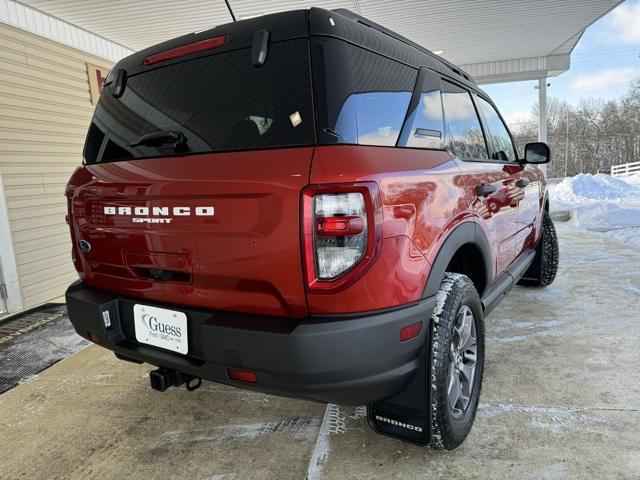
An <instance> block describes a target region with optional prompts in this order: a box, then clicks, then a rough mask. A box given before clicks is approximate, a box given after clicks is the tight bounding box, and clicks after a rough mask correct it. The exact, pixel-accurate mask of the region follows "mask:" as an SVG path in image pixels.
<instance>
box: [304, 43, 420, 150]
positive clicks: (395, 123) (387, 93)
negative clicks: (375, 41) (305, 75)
mask: <svg viewBox="0 0 640 480" xmlns="http://www.w3.org/2000/svg"><path fill="white" fill-rule="evenodd" d="M312 48H313V50H312V51H313V61H314V73H315V86H316V98H317V110H318V111H317V118H318V127H319V133H320V134H321V143H357V144H360V145H388V146H394V145H395V144H396V141H397V140H398V135H399V134H400V129H401V128H402V122H403V121H404V117H405V115H406V112H407V108H408V106H409V101H410V100H411V93H412V92H413V87H414V85H415V81H416V76H417V70H415V69H413V68H410V67H407V66H405V65H403V64H401V63H398V62H396V61H393V60H389V59H388V58H385V57H382V56H380V55H377V54H375V53H372V52H369V51H367V50H363V49H361V48H359V47H355V46H353V45H350V44H348V43H345V42H342V41H340V40H335V39H313V47H312Z"/></svg>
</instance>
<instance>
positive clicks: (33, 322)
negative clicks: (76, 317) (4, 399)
mask: <svg viewBox="0 0 640 480" xmlns="http://www.w3.org/2000/svg"><path fill="white" fill-rule="evenodd" d="M87 344H88V342H87V341H86V340H84V339H83V338H82V337H80V336H79V335H77V334H76V332H75V330H74V329H73V326H72V325H71V322H69V319H68V317H67V308H66V306H64V305H45V306H44V307H41V308H39V309H38V310H35V311H31V312H27V313H25V314H23V315H19V316H17V317H13V318H11V319H9V320H6V321H5V322H3V323H0V394H1V393H3V392H6V391H7V390H9V389H11V388H13V387H15V386H16V385H18V384H19V383H20V381H22V380H24V379H26V378H28V377H31V376H33V375H36V374H38V373H39V372H41V371H42V370H44V369H46V368H47V367H49V366H51V365H53V364H54V363H56V362H58V361H60V360H62V359H63V358H66V357H68V356H69V355H71V354H73V353H75V352H77V351H78V350H80V349H82V348H84V347H85V346H86V345H87Z"/></svg>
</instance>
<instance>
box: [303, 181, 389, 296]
mask: <svg viewBox="0 0 640 480" xmlns="http://www.w3.org/2000/svg"><path fill="white" fill-rule="evenodd" d="M377 192H378V190H377V186H376V185H375V184H374V183H356V184H349V185H336V186H331V185H327V186H311V187H309V188H307V189H306V190H305V192H304V193H303V226H302V228H303V240H304V246H305V270H306V275H307V288H308V289H310V290H316V291H320V292H322V291H324V292H326V293H330V292H333V291H336V290H337V289H339V288H345V287H346V286H348V285H350V284H351V283H353V282H355V280H357V279H358V278H359V277H360V276H361V275H362V274H363V273H364V272H365V270H366V268H368V265H369V264H370V263H371V261H372V260H373V258H374V257H375V256H377V254H378V253H379V251H380V248H381V241H382V211H381V208H380V207H379V202H378V198H377Z"/></svg>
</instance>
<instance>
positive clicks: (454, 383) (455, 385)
mask: <svg viewBox="0 0 640 480" xmlns="http://www.w3.org/2000/svg"><path fill="white" fill-rule="evenodd" d="M460 389H461V385H460V380H459V379H458V375H456V374H455V372H454V373H453V375H451V379H450V381H449V391H448V393H449V406H450V407H451V408H452V409H455V408H456V404H457V403H458V398H460V393H461V392H460Z"/></svg>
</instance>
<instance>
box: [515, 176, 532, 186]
mask: <svg viewBox="0 0 640 480" xmlns="http://www.w3.org/2000/svg"><path fill="white" fill-rule="evenodd" d="M527 185H529V180H527V179H526V178H521V179H520V180H518V181H517V182H516V187H518V188H524V187H526V186H527Z"/></svg>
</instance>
